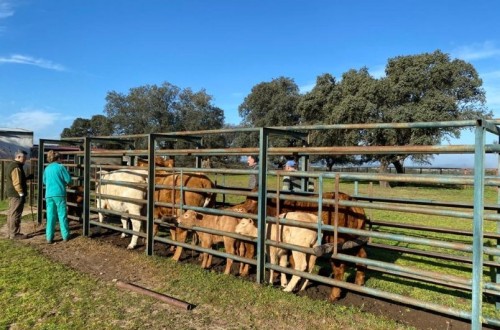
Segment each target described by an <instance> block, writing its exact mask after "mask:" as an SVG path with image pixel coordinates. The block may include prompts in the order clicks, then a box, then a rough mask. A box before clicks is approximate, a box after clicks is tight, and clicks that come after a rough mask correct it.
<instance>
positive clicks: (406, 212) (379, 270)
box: [38, 120, 500, 329]
mask: <svg viewBox="0 0 500 330" xmlns="http://www.w3.org/2000/svg"><path fill="white" fill-rule="evenodd" d="M499 123H500V120H477V121H457V122H419V123H387V124H359V125H316V126H294V127H272V128H265V127H264V128H239V129H223V130H207V131H195V132H175V133H155V134H143V135H129V136H113V137H83V138H70V139H62V140H44V139H41V140H40V143H39V155H38V158H39V160H43V159H44V155H45V153H46V151H47V150H48V148H47V147H46V146H48V145H50V144H61V145H76V146H79V147H80V148H79V149H81V150H78V151H72V152H68V153H71V154H74V155H75V157H74V159H75V163H74V164H67V166H68V168H69V169H70V171H71V172H72V174H73V179H74V181H75V184H77V185H81V186H83V203H82V205H81V206H82V209H83V213H82V216H81V219H82V228H83V230H82V232H83V235H85V236H91V228H93V227H104V228H109V229H112V230H116V231H120V232H123V233H127V234H132V235H137V236H139V237H143V238H146V242H147V243H146V253H147V254H148V255H152V254H153V253H154V248H153V244H154V242H161V243H166V244H169V245H173V246H177V247H183V248H186V249H190V250H195V251H199V252H206V253H209V254H211V255H214V256H218V257H222V258H230V259H232V260H235V261H238V262H245V263H248V264H251V265H254V266H255V269H256V281H257V282H259V283H263V282H264V277H265V274H266V273H265V272H266V270H269V269H273V270H275V271H278V272H283V273H286V274H292V275H299V276H300V277H302V278H306V279H309V280H312V281H314V282H319V283H324V284H327V285H330V286H332V287H338V288H342V289H345V290H349V291H355V292H360V293H363V294H367V295H371V296H374V297H378V298H381V299H388V300H391V301H394V302H398V303H401V304H406V305H411V306H415V307H418V308H422V309H427V310H430V311H433V312H437V313H442V314H445V315H450V316H452V317H456V318H460V319H465V320H468V321H470V322H471V326H472V328H473V329H480V328H481V326H482V324H485V325H488V326H493V327H500V319H499V315H500V314H498V312H491V313H489V314H488V315H485V304H488V305H490V306H491V305H493V306H494V305H495V304H497V301H499V299H498V298H499V296H500V285H499V283H498V281H499V280H500V276H499V274H498V269H499V267H500V263H499V262H498V257H499V256H500V248H499V245H498V243H499V241H498V240H499V239H500V231H499V229H498V228H499V226H498V225H497V224H498V222H499V221H500V215H499V212H498V211H499V210H500V207H499V205H498V200H499V197H498V190H497V188H498V186H500V178H499V177H498V174H494V175H487V173H486V172H485V155H486V154H497V153H498V152H499V151H500V145H498V144H486V142H485V141H486V135H487V134H492V135H494V136H499V135H500V131H499V129H498V127H497V126H496V125H497V124H499ZM446 127H454V128H472V129H474V132H475V143H474V144H473V145H434V146H350V147H339V146H326V147H325V146H321V147H319V146H311V145H309V144H308V135H309V134H310V132H313V131H324V130H371V129H396V130H398V129H400V130H418V129H428V128H446ZM235 134H256V135H257V137H258V139H257V141H258V142H257V143H256V144H255V145H254V146H251V147H247V148H207V147H204V146H203V143H202V141H203V137H207V136H221V135H230V136H234V135H235ZM284 136H286V137H291V138H295V139H297V141H300V144H299V143H298V145H300V146H299V147H286V148H285V147H276V146H273V141H274V140H273V139H275V138H277V137H284ZM138 141H139V142H138ZM165 141H167V142H168V141H183V142H184V147H183V148H178V149H175V148H168V147H165V146H166V145H168V143H164V142H165ZM95 145H99V149H96V148H95V147H94V146H95ZM103 145H110V146H111V145H112V146H113V147H112V148H109V149H106V148H103V147H102V146H103ZM346 154H347V155H373V154H378V155H385V154H387V155H389V154H402V155H407V154H472V155H474V173H473V175H470V174H469V175H447V174H440V175H436V174H426V173H423V174H419V175H412V174H397V173H353V172H318V171H309V167H308V164H309V163H310V162H309V158H310V157H314V156H319V155H346ZM245 155H258V156H259V158H260V164H259V168H258V170H248V169H241V168H224V167H219V168H202V166H201V163H202V162H201V161H202V158H204V157H205V158H206V157H222V158H224V157H226V158H227V157H236V158H238V157H242V156H245ZM280 156H284V157H296V158H297V159H299V160H300V169H299V171H297V172H293V173H292V174H290V173H285V172H284V171H281V170H278V169H273V168H272V167H271V166H269V163H270V162H271V159H273V157H280ZM99 157H116V158H118V159H120V160H121V165H116V164H115V165H105V164H97V163H96V161H95V159H96V158H99ZM139 157H143V158H146V159H148V160H150V161H149V162H148V166H147V167H146V170H147V171H148V173H149V174H148V178H149V179H148V180H147V182H146V183H144V184H141V185H140V186H139V188H140V189H143V190H144V192H145V196H146V197H145V198H144V199H143V200H131V199H130V198H127V197H118V196H105V197H112V198H113V199H116V200H121V201H123V202H132V203H139V204H142V205H144V207H145V212H144V213H143V214H139V215H131V214H123V213H121V212H118V211H113V210H108V209H102V208H100V207H99V203H98V202H97V200H98V199H99V198H103V196H102V194H100V192H99V191H98V190H96V185H102V184H106V183H108V184H110V183H112V184H115V185H122V186H124V187H126V186H129V185H130V184H129V183H126V182H109V181H108V182H103V181H102V180H101V181H99V180H100V179H99V178H98V177H97V174H96V173H98V172H101V171H113V170H119V169H134V170H136V169H139V167H138V166H136V164H137V161H136V160H137V158H139ZM156 157H173V158H176V159H180V158H182V159H185V160H186V164H189V162H191V164H194V166H174V167H172V168H167V167H160V166H157V165H156V164H155V162H154V161H151V160H154V159H155V158H156ZM44 166H45V164H44V162H43V161H39V162H38V172H39V173H42V172H43V169H44ZM142 169H144V167H142ZM159 171H164V172H166V173H168V174H169V175H174V174H175V175H179V176H181V177H182V176H184V175H187V174H189V173H193V172H196V173H202V174H204V175H207V176H211V177H216V178H217V180H216V181H217V182H216V186H215V187H214V188H189V187H185V186H183V185H180V186H175V185H174V186H165V187H163V186H161V185H160V186H159V185H157V183H156V180H155V178H156V177H157V176H158V172H159ZM249 174H253V175H257V178H258V190H256V191H252V190H250V189H248V188H247V187H246V186H244V185H241V184H239V185H237V186H234V185H230V184H225V183H226V177H230V176H235V175H238V176H248V175H249ZM285 174H286V175H292V176H296V177H299V178H300V179H301V180H302V186H303V187H306V186H307V181H310V180H314V182H315V186H316V188H315V191H314V192H313V193H308V192H303V193H296V194H287V193H283V192H282V191H281V189H280V180H281V178H282V177H283V175H285ZM38 178H39V180H40V181H39V182H38V189H39V190H38V205H43V184H42V182H41V176H38ZM181 181H182V180H181ZM380 181H384V182H389V183H394V184H401V185H411V186H419V185H422V186H433V187H437V188H442V187H455V186H462V185H469V186H471V187H472V189H471V194H472V195H471V196H470V199H469V201H467V202H462V201H454V200H439V199H436V198H433V199H428V198H425V196H424V197H421V196H417V195H415V196H403V197H401V196H392V195H391V193H390V190H389V191H387V195H382V193H380V191H383V190H378V192H377V195H375V194H374V193H373V191H374V188H373V182H380ZM344 187H349V188H348V189H349V190H351V191H350V195H351V197H353V198H352V199H342V198H339V195H341V192H342V191H343V190H344ZM361 188H363V189H364V190H365V191H364V192H361V191H360V190H361ZM486 188H488V189H494V191H495V193H496V196H495V197H496V199H494V202H490V203H486V202H485V189H486ZM158 189H171V190H173V191H175V190H178V191H180V192H181V196H182V192H186V191H193V192H204V193H216V194H217V196H218V197H217V204H216V206H219V208H216V207H201V206H190V205H185V204H184V201H183V200H182V198H181V199H180V200H179V201H176V202H173V203H172V202H170V203H168V202H162V201H158V200H155V199H154V196H155V191H157V190H158ZM327 191H330V192H333V193H334V195H333V196H335V197H334V198H324V196H325V195H324V193H326V192H327ZM248 198H253V199H255V200H257V202H258V204H257V205H258V208H257V212H255V213H247V212H243V213H242V212H237V211H234V210H231V209H227V206H232V205H235V204H237V203H238V202H241V201H244V200H245V199H248ZM269 199H271V200H278V201H287V200H289V201H302V202H314V203H317V205H318V207H317V214H318V217H317V218H318V222H317V223H316V224H307V225H304V224H301V223H298V222H296V221H295V222H294V221H292V220H288V219H286V218H278V217H277V215H278V214H268V209H267V207H266V206H267V204H268V202H267V201H268V200H269ZM158 206H163V207H167V208H173V209H179V210H181V212H182V211H185V210H194V211H197V212H202V213H206V214H214V215H222V214H227V215H229V216H233V217H237V218H249V219H253V220H255V221H256V222H257V227H258V236H257V238H256V239H250V238H249V237H247V236H242V235H238V234H236V233H234V232H223V231H219V230H215V229H208V228H203V227H196V226H195V227H189V228H184V229H189V230H194V231H200V232H206V233H211V234H220V235H223V236H228V237H233V238H235V239H238V240H242V241H250V242H254V243H255V244H256V251H257V253H256V257H255V258H248V257H245V256H242V255H233V254H228V253H226V252H222V251H220V250H217V249H210V248H202V247H200V246H196V245H193V244H189V243H187V242H180V241H176V240H175V239H173V237H170V236H154V235H153V232H154V226H155V225H160V226H162V227H167V228H173V227H178V225H176V224H175V216H174V215H172V217H171V219H155V218H154V214H155V207H158ZM220 206H225V207H226V209H221V208H220ZM326 208H331V209H334V210H335V218H336V219H338V213H339V209H342V208H362V209H364V210H366V213H367V214H368V216H369V222H368V225H367V226H366V228H363V229H358V228H349V227H341V226H339V225H338V223H337V222H335V223H333V224H329V225H325V224H323V223H322V222H321V214H322V211H323V209H326ZM42 209H43V207H42V208H40V211H39V212H38V221H39V222H40V223H41V222H42V221H43V217H44V212H43V211H42ZM278 210H279V207H278ZM98 213H101V214H108V215H116V216H125V217H131V218H135V219H136V220H140V221H141V222H142V223H143V224H145V232H144V233H143V232H138V231H132V230H130V229H127V228H123V229H122V228H119V227H117V226H114V225H112V224H109V223H101V222H99V221H97V219H96V215H97V214H98ZM278 213H279V212H278ZM410 218H411V219H413V220H412V221H409V220H408V219H410ZM429 220H432V221H430V222H429ZM266 222H267V223H276V224H280V225H294V226H300V227H307V228H312V229H314V230H317V232H318V244H321V236H322V235H323V236H324V235H332V236H333V237H335V242H334V244H333V251H331V256H330V255H328V258H331V259H332V260H333V261H334V262H337V263H351V264H352V263H353V264H357V265H362V266H363V267H365V268H366V269H367V270H368V271H369V275H368V278H372V279H377V280H380V283H379V285H375V286H368V285H367V286H361V285H356V284H352V283H348V282H347V281H342V280H338V279H335V278H330V277H329V276H323V275H320V274H319V273H318V274H315V273H308V272H303V271H297V270H294V269H291V268H288V267H282V266H277V265H273V264H271V263H269V262H267V261H266V254H265V251H266V246H267V245H273V246H277V247H281V248H284V249H289V250H301V251H303V252H306V253H310V254H312V253H313V249H311V248H303V247H297V246H291V245H287V244H285V243H283V242H279V241H274V240H269V239H267V240H266V236H265V228H266V227H265V224H266ZM433 223H435V224H433ZM437 224H439V225H437ZM340 235H350V236H351V237H357V238H359V240H358V241H359V243H358V244H366V249H367V250H368V257H367V258H360V257H357V256H353V255H352V254H350V253H349V251H348V250H349V249H350V248H352V246H350V247H347V248H343V246H342V244H337V243H338V241H337V237H338V236H340ZM353 241H354V242H355V241H356V240H353ZM384 281H388V282H391V281H395V282H401V283H404V284H405V285H408V286H415V285H419V286H422V287H425V288H431V289H430V290H432V289H436V290H438V291H439V292H442V293H443V292H444V293H446V294H447V295H450V296H455V297H457V300H465V301H466V303H465V305H468V308H461V307H463V305H464V304H462V305H457V306H458V307H457V306H448V305H444V304H440V303H438V302H435V301H429V300H426V299H425V297H411V296H408V295H405V290H404V289H401V290H400V292H390V291H387V290H384V285H383V282H384ZM497 307H498V306H497ZM490 314H491V315H490Z"/></svg>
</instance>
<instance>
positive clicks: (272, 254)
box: [269, 246, 277, 285]
mask: <svg viewBox="0 0 500 330" xmlns="http://www.w3.org/2000/svg"><path fill="white" fill-rule="evenodd" d="M269 262H270V263H271V264H273V265H276V264H277V263H276V248H275V247H273V246H270V247H269ZM269 284H271V285H272V284H274V270H273V269H270V270H269Z"/></svg>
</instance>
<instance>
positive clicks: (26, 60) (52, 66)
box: [0, 54, 66, 71]
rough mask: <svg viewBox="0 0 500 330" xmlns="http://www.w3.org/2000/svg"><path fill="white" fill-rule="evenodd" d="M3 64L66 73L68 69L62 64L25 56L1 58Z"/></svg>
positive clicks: (0, 61)
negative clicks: (23, 65)
mask: <svg viewBox="0 0 500 330" xmlns="http://www.w3.org/2000/svg"><path fill="white" fill-rule="evenodd" d="M2 63H14V64H27V65H34V66H37V67H40V68H44V69H49V70H56V71H66V68H65V67H64V66H62V65H60V64H57V63H53V62H51V61H48V60H44V59H40V58H34V57H31V56H25V55H17V54H16V55H11V56H10V57H0V64H2Z"/></svg>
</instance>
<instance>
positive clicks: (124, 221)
mask: <svg viewBox="0 0 500 330" xmlns="http://www.w3.org/2000/svg"><path fill="white" fill-rule="evenodd" d="M121 220H122V227H123V229H128V218H121ZM120 237H121V238H125V237H127V234H125V233H122V234H121V235H120ZM130 244H132V243H130ZM129 246H130V245H129Z"/></svg>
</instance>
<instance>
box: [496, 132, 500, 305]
mask: <svg viewBox="0 0 500 330" xmlns="http://www.w3.org/2000/svg"><path fill="white" fill-rule="evenodd" d="M498 143H499V144H500V136H499V137H498ZM497 176H500V158H499V154H498V153H497ZM497 204H499V205H500V187H497ZM497 213H500V211H497ZM497 233H500V223H499V222H497ZM497 249H500V239H497ZM496 260H497V262H500V257H496ZM495 283H497V284H498V283H500V273H499V271H498V268H497V267H495ZM495 307H496V309H497V310H499V309H500V297H496V303H495Z"/></svg>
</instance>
